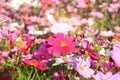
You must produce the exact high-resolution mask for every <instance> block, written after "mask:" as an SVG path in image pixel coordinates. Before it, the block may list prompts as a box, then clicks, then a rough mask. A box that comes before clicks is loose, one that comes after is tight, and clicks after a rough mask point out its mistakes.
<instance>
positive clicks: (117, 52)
mask: <svg viewBox="0 0 120 80" xmlns="http://www.w3.org/2000/svg"><path fill="white" fill-rule="evenodd" d="M110 53H111V57H112V59H113V60H114V62H115V63H116V64H117V66H118V67H120V47H117V46H113V49H112V51H111V52H110Z"/></svg>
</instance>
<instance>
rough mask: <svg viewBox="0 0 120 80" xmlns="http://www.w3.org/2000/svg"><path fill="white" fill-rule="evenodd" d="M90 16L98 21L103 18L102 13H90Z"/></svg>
mask: <svg viewBox="0 0 120 80" xmlns="http://www.w3.org/2000/svg"><path fill="white" fill-rule="evenodd" d="M90 15H91V16H95V17H97V18H99V19H101V18H103V16H104V15H103V13H101V12H94V11H93V12H90Z"/></svg>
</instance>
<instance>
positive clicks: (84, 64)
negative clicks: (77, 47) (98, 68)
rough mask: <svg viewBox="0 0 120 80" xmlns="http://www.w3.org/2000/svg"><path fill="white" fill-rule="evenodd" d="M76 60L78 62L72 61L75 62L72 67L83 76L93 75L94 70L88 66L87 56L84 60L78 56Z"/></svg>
mask: <svg viewBox="0 0 120 80" xmlns="http://www.w3.org/2000/svg"><path fill="white" fill-rule="evenodd" d="M78 61H79V62H78V63H76V62H74V64H76V66H74V69H75V70H76V71H77V72H78V73H79V74H80V75H81V76H83V77H84V78H90V77H91V76H92V75H93V73H94V70H93V69H91V68H90V60H89V57H88V58H87V59H86V60H85V59H82V58H81V57H80V58H79V59H78Z"/></svg>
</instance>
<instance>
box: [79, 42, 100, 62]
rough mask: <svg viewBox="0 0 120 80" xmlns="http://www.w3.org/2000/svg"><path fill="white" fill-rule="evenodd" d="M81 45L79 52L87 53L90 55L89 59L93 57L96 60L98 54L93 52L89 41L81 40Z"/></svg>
mask: <svg viewBox="0 0 120 80" xmlns="http://www.w3.org/2000/svg"><path fill="white" fill-rule="evenodd" d="M81 47H82V50H81V51H80V52H81V54H86V53H88V54H89V55H90V57H91V59H93V60H97V59H98V58H99V56H98V54H96V53H95V52H93V50H92V49H91V47H90V43H89V41H87V40H82V41H81Z"/></svg>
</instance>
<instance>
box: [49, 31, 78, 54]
mask: <svg viewBox="0 0 120 80" xmlns="http://www.w3.org/2000/svg"><path fill="white" fill-rule="evenodd" d="M73 40H74V38H73V37H64V35H63V34H62V33H58V34H57V35H56V36H55V37H50V38H49V39H48V44H49V45H51V47H49V48H48V50H49V51H50V52H51V53H52V54H55V55H57V56H61V54H70V53H72V52H78V50H77V49H76V48H74V47H75V46H77V44H78V42H76V41H73Z"/></svg>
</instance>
